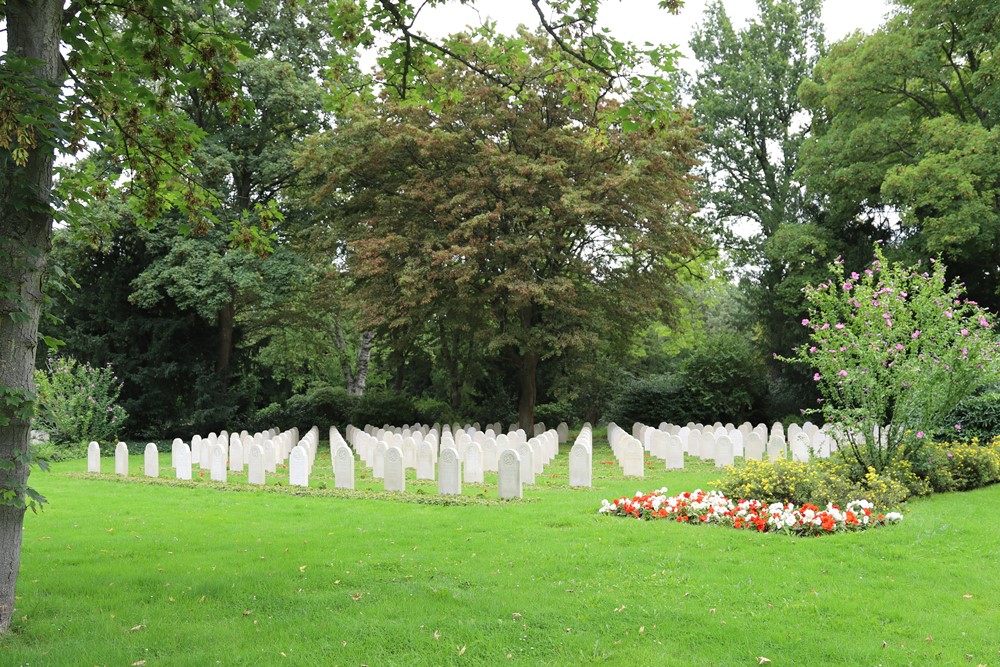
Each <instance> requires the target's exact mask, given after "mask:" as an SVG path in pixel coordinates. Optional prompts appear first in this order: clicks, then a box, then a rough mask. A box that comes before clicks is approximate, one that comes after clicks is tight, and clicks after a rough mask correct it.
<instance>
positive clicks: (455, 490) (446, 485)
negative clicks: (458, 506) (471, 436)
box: [438, 447, 468, 496]
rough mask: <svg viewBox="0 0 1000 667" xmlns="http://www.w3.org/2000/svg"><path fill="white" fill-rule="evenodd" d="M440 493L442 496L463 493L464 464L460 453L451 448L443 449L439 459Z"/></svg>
mask: <svg viewBox="0 0 1000 667" xmlns="http://www.w3.org/2000/svg"><path fill="white" fill-rule="evenodd" d="M466 451H468V450H466ZM438 493H439V494H441V495H442V496H447V495H458V494H460V493H462V463H461V461H459V460H458V452H457V451H456V450H454V449H452V448H451V447H445V448H444V449H442V450H441V456H440V458H439V459H438Z"/></svg>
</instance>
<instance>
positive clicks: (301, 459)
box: [288, 445, 309, 486]
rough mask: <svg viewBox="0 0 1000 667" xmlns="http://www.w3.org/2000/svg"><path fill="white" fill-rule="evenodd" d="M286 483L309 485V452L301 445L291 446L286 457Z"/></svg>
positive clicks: (290, 484)
mask: <svg viewBox="0 0 1000 667" xmlns="http://www.w3.org/2000/svg"><path fill="white" fill-rule="evenodd" d="M288 485H289V486H309V452H307V451H306V448H305V447H303V446H302V445H296V446H295V447H293V448H292V453H291V454H290V455H289V457H288Z"/></svg>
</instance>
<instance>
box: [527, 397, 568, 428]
mask: <svg viewBox="0 0 1000 667" xmlns="http://www.w3.org/2000/svg"><path fill="white" fill-rule="evenodd" d="M535 421H536V422H544V423H545V425H546V426H548V427H549V428H555V427H556V424H558V423H559V422H567V423H569V422H573V421H576V420H575V419H574V415H573V406H572V405H570V404H569V403H565V402H563V401H555V402H553V403H542V404H541V405H536V406H535Z"/></svg>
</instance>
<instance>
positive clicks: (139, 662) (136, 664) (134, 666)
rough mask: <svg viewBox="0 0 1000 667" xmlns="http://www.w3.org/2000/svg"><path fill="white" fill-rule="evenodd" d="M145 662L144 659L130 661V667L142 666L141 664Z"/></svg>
mask: <svg viewBox="0 0 1000 667" xmlns="http://www.w3.org/2000/svg"><path fill="white" fill-rule="evenodd" d="M145 664H146V661H145V660H137V661H136V662H133V663H132V667H142V665H145Z"/></svg>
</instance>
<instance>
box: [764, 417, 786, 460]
mask: <svg viewBox="0 0 1000 667" xmlns="http://www.w3.org/2000/svg"><path fill="white" fill-rule="evenodd" d="M778 425H779V426H780V424H778ZM784 457H785V439H784V438H783V437H782V436H781V435H778V434H775V435H772V436H771V437H770V439H768V441H767V460H768V461H774V460H775V459H779V458H784Z"/></svg>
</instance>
